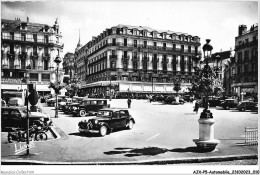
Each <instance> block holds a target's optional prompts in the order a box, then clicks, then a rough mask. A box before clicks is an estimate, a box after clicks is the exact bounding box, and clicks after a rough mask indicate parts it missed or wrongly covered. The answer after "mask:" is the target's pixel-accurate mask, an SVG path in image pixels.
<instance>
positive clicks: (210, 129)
mask: <svg viewBox="0 0 260 175" xmlns="http://www.w3.org/2000/svg"><path fill="white" fill-rule="evenodd" d="M206 42H207V43H206V44H205V45H204V46H203V47H202V49H203V52H204V59H205V61H206V65H204V67H203V68H202V69H199V68H198V69H197V72H196V75H197V77H196V78H197V81H198V82H197V84H196V86H197V91H199V92H204V94H205V101H204V100H203V101H204V102H205V103H204V107H205V108H204V110H203V112H202V113H201V115H200V119H199V120H198V122H199V139H194V140H193V141H194V142H195V143H196V145H197V147H198V148H199V149H200V150H202V151H213V150H214V149H215V147H216V146H217V144H218V143H219V142H220V141H219V140H216V139H214V123H215V120H214V119H213V115H212V113H211V112H210V110H209V109H208V96H209V93H210V92H212V87H213V82H214V79H215V78H216V76H215V73H214V71H213V70H212V69H211V67H210V66H209V64H208V63H209V58H210V57H211V51H212V49H213V47H212V46H211V44H210V43H209V42H210V39H206Z"/></svg>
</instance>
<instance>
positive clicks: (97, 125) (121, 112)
mask: <svg viewBox="0 0 260 175" xmlns="http://www.w3.org/2000/svg"><path fill="white" fill-rule="evenodd" d="M134 124H135V120H134V118H133V117H132V116H131V115H130V114H129V111H128V110H127V109H124V108H105V109H101V110H99V111H98V114H97V117H95V118H92V119H89V120H88V121H87V120H83V121H81V122H79V124H78V126H79V132H80V133H89V132H92V131H98V132H99V134H100V136H102V137H103V136H105V135H106V134H109V133H111V132H112V131H113V129H118V128H126V129H132V128H133V126H134Z"/></svg>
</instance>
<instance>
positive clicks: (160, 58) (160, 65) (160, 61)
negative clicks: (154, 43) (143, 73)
mask: <svg viewBox="0 0 260 175" xmlns="http://www.w3.org/2000/svg"><path fill="white" fill-rule="evenodd" d="M157 60H159V61H158V62H157V65H158V70H162V55H161V54H158V58H157Z"/></svg>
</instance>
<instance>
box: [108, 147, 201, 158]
mask: <svg viewBox="0 0 260 175" xmlns="http://www.w3.org/2000/svg"><path fill="white" fill-rule="evenodd" d="M166 152H179V153H185V152H194V153H205V152H204V151H201V150H200V149H198V148H197V147H187V148H175V149H166V148H158V147H147V148H115V151H108V152H104V154H106V155H115V154H124V155H125V156H126V157H135V156H155V155H158V154H163V153H166Z"/></svg>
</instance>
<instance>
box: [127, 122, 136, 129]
mask: <svg viewBox="0 0 260 175" xmlns="http://www.w3.org/2000/svg"><path fill="white" fill-rule="evenodd" d="M133 127H134V122H133V120H130V121H129V122H128V126H127V128H128V129H132V128H133Z"/></svg>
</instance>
